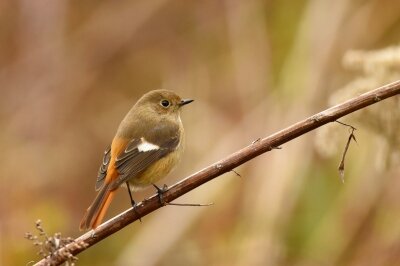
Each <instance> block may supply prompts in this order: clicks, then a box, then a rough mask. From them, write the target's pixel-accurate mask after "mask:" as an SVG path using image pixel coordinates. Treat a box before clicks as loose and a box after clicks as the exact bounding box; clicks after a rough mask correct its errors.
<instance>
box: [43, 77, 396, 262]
mask: <svg viewBox="0 0 400 266" xmlns="http://www.w3.org/2000/svg"><path fill="white" fill-rule="evenodd" d="M397 94H400V80H398V81H396V82H393V83H391V84H388V85H385V86H382V87H380V88H377V89H375V90H372V91H369V92H367V93H364V94H362V95H359V96H357V97H354V98H352V99H350V100H348V101H346V102H344V103H341V104H338V105H336V106H333V107H331V108H329V109H327V110H325V111H322V112H320V113H318V114H315V115H313V116H310V117H309V118H306V119H304V120H302V121H300V122H297V123H296V124H294V125H291V126H289V127H287V128H285V129H283V130H281V131H279V132H276V133H275V134H272V135H271V136H268V137H266V138H263V139H260V140H258V141H254V142H253V143H252V144H250V145H249V146H247V147H245V148H243V149H241V150H239V151H237V152H235V153H233V154H231V155H229V156H228V157H226V158H225V159H222V160H220V161H218V162H216V163H214V164H212V165H210V166H208V167H206V168H204V169H203V170H200V171H199V172H197V173H194V174H192V175H190V176H188V177H186V178H185V179H183V180H181V181H180V182H178V183H176V184H174V185H173V186H171V187H170V188H169V189H168V190H167V191H165V192H164V193H163V198H164V199H165V201H167V202H171V201H173V200H175V199H176V198H178V197H180V196H182V195H184V194H186V193H188V192H189V191H191V190H193V189H195V188H196V187H198V186H200V185H202V184H204V183H206V182H208V181H210V180H212V179H214V178H216V177H217V176H220V175H222V174H224V173H226V172H229V171H232V170H233V169H234V168H235V167H238V166H239V165H241V164H244V163H245V162H247V161H249V160H251V159H253V158H254V157H257V156H259V155H260V154H263V153H266V152H268V151H271V150H272V149H275V148H276V147H279V146H280V145H282V144H284V143H286V142H288V141H290V140H292V139H294V138H297V137H299V136H301V135H303V134H305V133H307V132H309V131H312V130H313V129H316V128H318V127H320V126H322V125H324V124H326V123H329V122H333V121H335V120H337V119H338V118H340V117H343V116H345V115H347V114H349V113H352V112H354V111H357V110H359V109H362V108H364V107H366V106H369V105H372V104H374V103H377V102H379V101H381V100H384V99H386V98H389V97H392V96H395V95H397ZM162 206H163V205H162V204H161V203H160V201H159V197H158V196H157V195H154V196H152V197H150V198H149V199H147V200H145V201H143V202H140V203H139V204H138V205H137V207H136V210H135V211H134V210H133V209H129V210H126V211H125V212H123V213H121V214H119V215H117V216H115V217H114V218H112V219H110V220H108V221H107V222H105V223H103V224H102V225H100V226H99V227H97V228H96V229H95V230H92V231H89V232H87V233H85V234H83V235H81V236H80V237H78V238H77V239H76V241H78V242H82V241H83V242H85V243H87V246H86V247H84V246H82V245H73V243H71V244H68V245H67V246H65V247H63V248H61V249H60V250H58V251H57V252H55V253H54V254H53V255H52V256H50V257H47V258H45V259H42V260H41V261H39V262H38V263H36V264H35V265H59V264H61V263H63V262H65V260H66V257H65V256H62V254H63V253H65V252H70V253H71V254H73V255H76V254H78V253H80V252H82V251H83V250H85V249H86V248H89V247H91V246H93V245H94V244H96V243H97V242H99V241H101V240H103V239H105V238H106V237H108V236H109V235H111V234H113V233H115V232H117V231H119V230H121V229H122V228H124V227H125V226H127V225H128V224H130V223H132V222H134V221H136V220H138V219H139V218H140V217H142V216H145V215H147V214H149V213H151V212H153V211H155V210H157V209H159V208H160V207H162Z"/></svg>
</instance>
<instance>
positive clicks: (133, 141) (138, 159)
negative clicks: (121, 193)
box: [79, 90, 193, 230]
mask: <svg viewBox="0 0 400 266" xmlns="http://www.w3.org/2000/svg"><path fill="white" fill-rule="evenodd" d="M192 101H193V100H189V99H181V98H180V97H179V96H178V95H176V94H175V93H174V92H171V91H167V90H154V91H150V92H148V93H146V94H145V95H143V96H142V98H140V99H139V101H137V103H136V104H135V105H134V106H133V107H132V109H131V110H130V111H129V112H128V114H127V115H126V116H125V118H124V119H123V120H122V122H121V124H120V125H119V127H118V130H117V133H116V135H115V137H114V139H113V141H112V143H111V146H110V147H109V148H108V149H107V150H106V151H105V152H104V157H103V163H102V165H101V166H100V169H99V172H98V176H97V181H96V191H99V192H98V194H97V196H96V198H95V199H94V201H93V203H92V204H91V205H90V207H89V208H88V209H87V211H86V213H85V215H84V217H83V219H82V221H81V223H80V227H79V228H80V229H81V230H85V229H90V228H93V229H94V228H96V227H97V226H98V225H99V224H100V223H101V221H102V220H103V218H104V216H105V214H106V211H107V209H108V207H109V206H110V203H111V201H112V199H113V197H114V195H115V192H116V190H117V188H119V187H120V186H121V185H123V184H126V185H127V187H128V192H129V196H130V198H131V202H132V205H133V206H135V202H134V201H133V199H132V195H131V186H132V188H133V189H134V190H137V189H140V188H143V187H146V186H149V185H151V184H154V182H157V181H158V180H160V179H161V178H163V177H165V176H166V175H167V174H168V173H169V172H170V171H171V170H172V169H173V168H174V167H175V165H176V164H177V163H178V162H179V161H180V157H181V155H182V153H183V147H184V130H183V125H182V121H181V118H180V113H181V107H182V106H184V105H186V104H188V103H191V102H192Z"/></svg>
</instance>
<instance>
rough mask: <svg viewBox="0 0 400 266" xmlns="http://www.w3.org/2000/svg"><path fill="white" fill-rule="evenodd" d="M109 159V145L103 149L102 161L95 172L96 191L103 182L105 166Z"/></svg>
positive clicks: (105, 174)
mask: <svg viewBox="0 0 400 266" xmlns="http://www.w3.org/2000/svg"><path fill="white" fill-rule="evenodd" d="M110 161H111V145H110V146H108V147H107V149H106V150H105V151H104V155H103V162H102V164H101V165H100V168H99V171H98V173H97V180H96V191H98V190H99V189H100V188H101V186H102V185H103V183H104V179H105V178H106V176H107V168H108V165H109V164H110Z"/></svg>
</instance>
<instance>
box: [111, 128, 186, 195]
mask: <svg viewBox="0 0 400 266" xmlns="http://www.w3.org/2000/svg"><path fill="white" fill-rule="evenodd" d="M157 142H158V144H155V143H151V142H149V141H147V140H146V139H145V138H143V137H142V138H140V139H132V140H131V141H130V142H129V143H128V144H127V145H126V148H125V150H124V151H123V152H122V153H120V154H119V155H118V156H117V158H116V159H115V163H114V166H115V168H116V170H117V171H118V173H119V175H118V178H116V179H114V180H113V181H112V182H111V184H110V190H113V189H116V188H118V187H119V186H120V185H121V184H123V183H125V182H126V181H128V179H130V178H132V177H134V176H136V175H138V174H140V173H141V172H142V171H144V170H145V169H146V168H147V167H149V166H150V165H151V164H152V163H154V162H156V161H157V160H159V159H160V158H162V157H164V156H166V155H167V154H169V153H170V152H172V151H174V150H175V149H176V147H177V146H178V144H179V134H174V135H172V136H168V137H167V138H164V140H163V141H157Z"/></svg>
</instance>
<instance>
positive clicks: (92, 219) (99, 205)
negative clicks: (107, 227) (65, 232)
mask: <svg viewBox="0 0 400 266" xmlns="http://www.w3.org/2000/svg"><path fill="white" fill-rule="evenodd" d="M108 187H109V184H104V185H103V187H102V188H101V190H100V191H99V193H98V194H97V196H96V198H95V199H94V201H93V203H92V205H90V207H89V208H88V209H87V211H86V213H85V215H84V216H83V218H82V221H81V224H80V225H79V229H80V230H87V229H95V228H96V227H97V226H98V225H100V224H101V222H102V220H103V218H104V216H105V215H106V212H107V209H108V207H109V206H110V203H111V201H112V200H113V198H114V195H115V190H113V191H110V190H109V188H108Z"/></svg>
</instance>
